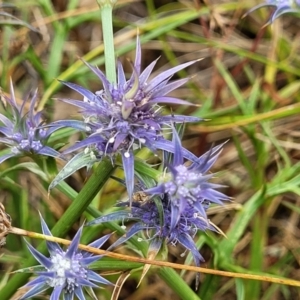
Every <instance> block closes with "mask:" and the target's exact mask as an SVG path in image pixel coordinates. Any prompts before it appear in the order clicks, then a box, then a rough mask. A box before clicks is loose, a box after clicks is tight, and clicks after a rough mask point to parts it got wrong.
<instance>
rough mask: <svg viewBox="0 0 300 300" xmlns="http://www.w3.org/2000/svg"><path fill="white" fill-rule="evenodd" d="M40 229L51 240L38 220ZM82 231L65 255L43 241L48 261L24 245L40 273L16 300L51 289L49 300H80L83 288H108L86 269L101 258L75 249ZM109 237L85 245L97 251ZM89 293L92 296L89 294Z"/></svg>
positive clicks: (100, 279)
mask: <svg viewBox="0 0 300 300" xmlns="http://www.w3.org/2000/svg"><path fill="white" fill-rule="evenodd" d="M41 225H42V231H43V234H44V235H49V236H52V234H51V232H50V230H49V228H48V226H47V224H46V223H45V221H44V220H43V218H42V217H41ZM82 228H83V227H80V229H79V230H78V232H77V233H76V235H75V237H74V239H73V240H72V242H71V244H70V245H69V248H68V249H67V250H66V251H64V250H63V249H62V248H61V247H60V246H59V245H58V244H57V243H55V242H49V241H47V247H48V251H49V253H50V257H49V258H48V257H46V256H44V255H43V254H42V253H40V252H38V251H37V250H36V249H35V248H33V247H32V246H31V245H30V244H29V243H28V242H26V243H27V247H28V249H29V251H30V253H31V254H32V255H33V256H34V258H35V259H36V260H37V261H38V262H39V263H40V264H41V266H40V267H41V268H43V269H44V270H39V271H36V274H37V275H38V277H37V278H35V279H34V280H32V281H30V282H29V283H27V284H26V285H25V286H27V287H31V289H30V290H29V291H28V292H27V293H25V294H24V295H23V296H22V297H21V298H20V300H22V299H29V298H31V297H33V296H35V295H37V294H40V293H42V292H43V291H45V290H47V289H48V288H53V292H52V293H51V297H50V299H52V300H58V299H59V298H60V296H61V295H62V296H63V299H64V300H72V299H74V296H76V297H77V298H78V299H80V300H84V299H85V296H84V293H83V288H95V287H98V285H97V284H95V283H101V284H110V285H111V284H112V283H111V282H109V281H108V280H106V279H105V278H103V277H102V276H100V275H99V274H97V273H96V272H94V271H92V270H90V269H89V268H88V266H89V265H90V264H91V263H93V262H95V261H97V260H99V259H100V258H101V256H94V255H93V254H92V253H90V252H87V251H83V250H79V249H78V245H79V240H80V236H81V232H82ZM109 236H110V235H106V236H103V237H102V238H100V239H98V240H96V241H94V242H93V243H91V244H89V246H91V247H95V248H99V247H101V246H102V245H103V244H104V243H105V242H106V241H107V239H108V238H109ZM90 291H91V292H92V290H90ZM95 299H96V296H95Z"/></svg>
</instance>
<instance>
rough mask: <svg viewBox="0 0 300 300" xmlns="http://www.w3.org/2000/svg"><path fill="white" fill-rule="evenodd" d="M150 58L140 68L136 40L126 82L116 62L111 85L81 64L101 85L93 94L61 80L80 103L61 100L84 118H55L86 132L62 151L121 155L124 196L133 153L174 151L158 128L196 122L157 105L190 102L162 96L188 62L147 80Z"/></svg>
mask: <svg viewBox="0 0 300 300" xmlns="http://www.w3.org/2000/svg"><path fill="white" fill-rule="evenodd" d="M156 62H157V60H155V61H153V62H152V63H151V64H150V65H149V66H148V67H147V68H146V69H145V70H144V71H142V72H141V46H140V42H139V39H138V38H137V47H136V57H135V62H134V65H132V69H133V72H132V75H131V77H130V78H129V79H128V80H127V79H126V77H125V72H124V69H123V66H122V64H121V63H120V62H118V64H117V83H111V82H109V81H108V80H107V78H106V77H105V75H104V74H103V73H102V71H100V70H99V69H98V68H96V67H93V66H91V65H89V64H87V63H86V64H87V66H88V67H89V68H90V69H91V71H93V72H94V73H95V74H96V75H97V76H98V78H99V79H100V80H101V82H102V84H103V89H102V90H100V91H97V92H96V93H92V92H90V91H89V90H87V89H85V88H83V87H81V86H78V85H76V84H72V83H68V82H63V83H64V84H65V85H67V86H68V87H70V88H72V89H73V90H75V91H77V92H78V93H80V94H81V95H83V101H78V100H70V99H62V100H63V101H64V102H67V103H70V104H72V105H75V106H77V107H79V108H80V109H81V113H82V115H83V118H84V122H80V121H73V123H72V124H71V123H70V122H69V123H66V122H64V121H59V122H58V123H57V124H62V125H65V126H71V127H74V128H77V129H82V130H84V131H85V132H86V133H87V138H85V139H84V140H82V141H80V142H78V143H77V144H75V145H73V146H71V147H70V148H69V149H67V150H66V151H65V152H64V153H65V154H67V153H72V152H74V151H77V150H78V149H80V148H85V154H86V155H90V157H91V159H92V160H94V159H95V158H98V159H101V158H102V157H103V156H109V157H110V158H111V159H112V160H113V159H114V157H115V155H116V154H121V156H122V162H123V168H124V172H125V180H126V186H127V190H128V193H129V195H130V197H131V195H132V193H133V186H134V155H133V151H134V150H135V149H138V148H141V147H147V148H149V149H150V150H152V151H156V150H157V149H162V150H166V151H171V152H174V147H173V144H172V143H171V142H170V141H168V140H166V139H165V138H164V136H163V129H165V128H167V129H170V128H171V123H182V122H195V121H199V118H196V117H191V116H182V115H163V114H162V108H161V107H160V106H159V105H160V104H161V103H167V104H188V105H190V103H189V102H187V101H184V100H181V99H178V98H174V97H169V96H166V95H167V94H168V93H170V92H171V91H173V90H174V89H176V88H178V87H180V86H181V85H183V84H184V83H186V82H187V81H188V80H189V79H188V78H184V79H180V80H176V81H173V82H169V81H170V78H171V77H172V76H173V75H174V74H175V73H176V72H178V71H180V70H182V69H183V68H186V67H188V66H190V65H191V64H193V63H194V61H192V62H188V63H184V64H181V65H179V66H176V67H174V68H171V69H169V70H167V71H164V72H162V73H160V74H159V75H157V76H156V77H154V78H153V79H150V80H149V76H150V74H151V72H152V70H153V68H154V66H155V64H156ZM184 156H188V158H189V157H190V154H188V152H187V151H185V152H184ZM79 159H80V160H82V162H83V163H82V164H86V162H85V161H84V160H83V159H82V156H79ZM79 159H78V160H79ZM72 164H74V165H77V166H78V161H72ZM79 164H80V162H79ZM82 166H83V165H82ZM66 168H67V169H69V170H72V165H71V164H68V165H67V166H66ZM74 171H76V170H74ZM63 172H65V170H63Z"/></svg>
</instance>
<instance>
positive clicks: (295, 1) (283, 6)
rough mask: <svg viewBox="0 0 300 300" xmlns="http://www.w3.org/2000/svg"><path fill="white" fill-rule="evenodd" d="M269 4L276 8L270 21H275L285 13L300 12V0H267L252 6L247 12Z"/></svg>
mask: <svg viewBox="0 0 300 300" xmlns="http://www.w3.org/2000/svg"><path fill="white" fill-rule="evenodd" d="M268 6H270V7H274V8H275V9H274V12H273V13H272V16H271V18H270V20H269V22H268V23H273V22H274V20H275V19H277V18H279V17H280V16H282V15H284V14H287V13H299V12H300V0H267V1H266V2H265V3H261V4H258V5H256V6H254V7H253V8H251V9H250V10H249V11H248V12H247V14H250V13H252V12H253V11H255V10H257V9H259V8H262V7H268Z"/></svg>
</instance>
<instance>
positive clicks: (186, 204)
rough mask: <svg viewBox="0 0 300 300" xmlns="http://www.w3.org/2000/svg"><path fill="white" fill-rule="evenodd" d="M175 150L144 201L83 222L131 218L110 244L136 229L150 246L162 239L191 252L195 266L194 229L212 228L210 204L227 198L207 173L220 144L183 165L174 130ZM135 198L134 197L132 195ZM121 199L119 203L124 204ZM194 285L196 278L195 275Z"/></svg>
mask: <svg viewBox="0 0 300 300" xmlns="http://www.w3.org/2000/svg"><path fill="white" fill-rule="evenodd" d="M173 142H174V147H175V153H174V156H173V162H172V163H171V164H170V165H168V169H169V171H170V172H169V173H167V174H166V175H165V179H164V180H163V181H162V182H161V183H159V184H158V185H157V186H155V187H153V188H149V189H144V190H143V191H142V192H141V193H139V195H142V197H140V198H144V199H146V201H133V203H132V208H131V210H130V211H128V210H121V211H117V212H113V213H111V214H108V215H105V216H102V217H100V218H97V219H95V220H93V221H91V222H89V223H88V224H87V225H93V224H100V223H103V222H110V221H115V220H121V221H122V222H124V221H133V222H135V223H134V224H133V225H132V227H131V228H130V229H129V230H128V231H127V233H126V236H123V237H121V238H120V239H118V240H117V241H116V242H115V243H114V244H113V247H117V246H119V245H120V244H122V243H124V242H125V241H127V240H128V239H130V238H131V237H132V236H134V235H135V234H137V233H138V232H141V231H144V232H145V233H146V235H147V237H148V239H149V240H152V241H153V243H152V244H153V245H156V247H157V248H160V247H161V245H162V244H163V243H164V242H167V243H169V244H172V245H176V244H177V243H179V244H181V245H182V246H183V247H184V248H186V249H187V250H189V251H191V253H192V255H193V258H194V262H195V264H196V265H197V266H199V265H200V262H201V261H202V260H203V258H202V256H201V255H200V254H199V251H198V249H197V247H196V244H195V242H194V237H195V235H196V233H197V232H198V231H206V230H214V231H215V230H216V228H215V227H214V226H213V224H212V223H211V222H210V221H209V219H208V218H207V214H206V210H207V208H208V207H209V205H210V203H216V204H222V203H223V201H224V200H228V199H229V198H228V197H227V196H226V195H224V194H223V193H221V192H219V191H217V190H216V189H217V188H219V187H221V186H220V185H217V184H214V183H211V182H209V180H210V179H211V177H212V176H213V174H207V172H208V171H209V169H210V168H211V167H212V165H213V164H214V162H215V161H216V159H217V157H218V155H219V153H220V151H221V147H222V146H217V147H215V148H212V149H211V150H210V151H209V152H207V153H205V154H204V155H202V156H200V157H199V158H198V160H197V161H196V162H193V163H191V164H190V166H186V165H185V164H184V163H183V155H182V147H181V143H180V139H179V137H178V135H177V133H176V131H175V130H174V138H173ZM134 198H136V197H134ZM128 204H129V202H122V203H120V204H119V206H128ZM196 281H197V282H196V283H197V284H198V282H199V277H198V276H197V280H196Z"/></svg>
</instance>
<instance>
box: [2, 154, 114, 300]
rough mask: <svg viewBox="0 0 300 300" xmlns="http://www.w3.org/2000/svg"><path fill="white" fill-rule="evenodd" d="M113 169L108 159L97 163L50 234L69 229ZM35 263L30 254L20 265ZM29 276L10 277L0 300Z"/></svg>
mask: <svg viewBox="0 0 300 300" xmlns="http://www.w3.org/2000/svg"><path fill="white" fill-rule="evenodd" d="M113 170H114V168H113V166H112V164H111V162H110V161H109V160H103V161H102V162H101V163H100V164H99V165H98V167H97V168H96V170H95V172H94V173H93V174H92V176H91V177H90V178H89V180H88V181H87V183H86V184H85V185H84V187H83V188H82V190H81V191H80V192H79V194H78V196H77V197H76V198H75V200H74V201H73V202H72V204H71V205H70V206H69V208H68V209H67V210H66V212H65V213H64V215H63V216H62V217H61V218H60V219H59V220H58V222H57V223H56V225H55V226H54V227H53V229H52V234H53V235H54V236H56V237H63V236H64V235H65V234H66V233H67V232H68V231H69V229H70V228H71V227H72V225H73V224H74V223H75V222H76V221H77V220H78V218H80V216H81V215H82V213H83V211H85V209H86V208H87V207H88V205H89V204H90V203H91V201H92V200H93V198H94V197H95V196H96V194H97V193H98V192H99V190H100V189H101V188H102V187H103V185H104V184H105V182H106V181H107V180H108V178H109V177H110V175H111V173H112V171H113ZM38 251H40V252H41V253H43V254H45V255H46V254H47V247H46V243H45V242H43V243H41V244H40V246H39V247H38ZM35 264H36V260H35V259H34V258H33V257H32V256H30V257H29V258H28V259H27V260H26V263H25V264H24V265H23V266H22V268H27V267H30V266H32V265H35ZM30 276H31V274H30V273H21V274H16V275H14V276H13V277H12V278H10V279H9V280H8V282H7V284H6V285H5V286H4V288H3V289H2V290H1V300H9V299H11V297H12V296H13V294H14V293H15V292H16V291H17V289H18V288H19V287H20V286H22V285H24V284H25V283H26V282H27V280H28V278H29V277H30Z"/></svg>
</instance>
